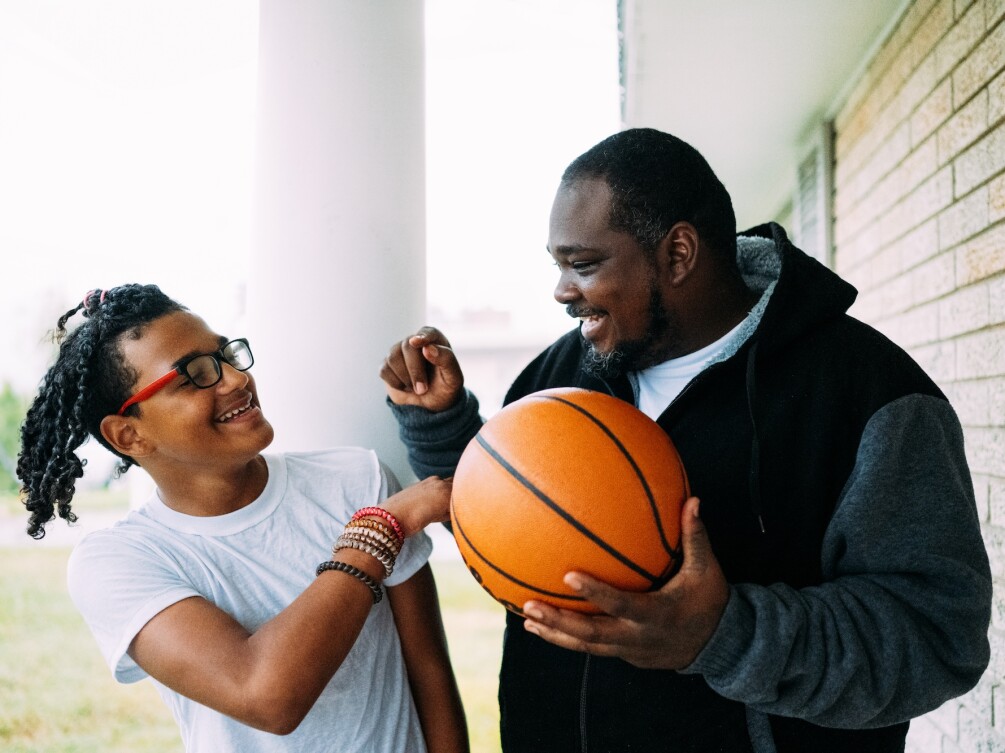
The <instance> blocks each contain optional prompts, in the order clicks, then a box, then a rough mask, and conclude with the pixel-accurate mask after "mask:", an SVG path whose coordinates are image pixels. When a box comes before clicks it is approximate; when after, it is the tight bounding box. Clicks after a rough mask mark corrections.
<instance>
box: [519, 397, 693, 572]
mask: <svg viewBox="0 0 1005 753" xmlns="http://www.w3.org/2000/svg"><path fill="white" fill-rule="evenodd" d="M539 397H542V398H544V399H546V400H555V401H556V402H559V403H564V404H565V405H568V406H569V407H570V408H573V409H575V410H577V411H579V412H580V413H582V414H583V415H584V416H586V417H587V418H588V419H590V420H591V421H593V423H595V424H596V425H597V426H599V427H600V429H601V431H603V432H604V433H605V434H606V435H607V436H608V437H609V438H610V440H611V441H612V442H614V444H615V445H616V446H617V448H618V449H619V450H621V454H622V455H624V456H625V459H626V460H627V461H628V462H629V463H630V464H631V466H632V470H634V471H635V475H636V476H638V479H639V483H641V484H642V489H643V490H644V491H645V493H646V499H648V500H649V509H650V510H652V513H653V519H654V520H655V521H656V530H657V531H658V532H659V535H660V541H661V542H662V544H663V550H664V551H665V552H666V553H667V554H670V555H672V556H674V557H679V556H680V553H679V552H678V551H677V549H676V548H675V547H674V546H673V545H672V544H671V543H670V542H669V541H667V537H666V532H665V531H664V530H663V521H662V520H661V519H660V514H659V510H657V509H656V500H655V499H653V492H652V489H650V488H649V482H648V481H646V477H645V474H643V473H642V469H641V468H639V466H638V463H636V462H635V458H633V457H632V454H631V453H630V452H628V448H627V447H625V446H624V445H623V444H621V440H620V439H618V438H617V437H616V436H615V435H614V432H612V431H611V430H610V429H608V428H607V426H606V425H605V424H604V422H603V421H601V420H600V419H599V418H597V417H596V416H594V415H593V414H592V413H590V412H589V411H588V410H586V409H585V408H583V407H581V406H579V405H576V404H575V403H573V402H570V401H569V400H566V399H565V398H561V397H555V396H552V395H539Z"/></svg>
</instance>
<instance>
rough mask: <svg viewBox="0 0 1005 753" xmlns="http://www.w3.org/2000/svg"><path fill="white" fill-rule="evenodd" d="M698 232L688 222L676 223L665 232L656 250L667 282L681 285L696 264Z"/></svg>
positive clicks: (675, 285)
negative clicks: (662, 264)
mask: <svg viewBox="0 0 1005 753" xmlns="http://www.w3.org/2000/svg"><path fill="white" fill-rule="evenodd" d="M699 245H700V244H699V240H698V231H697V230H696V229H695V227H694V225H692V224H691V223H690V222H678V223H677V224H675V225H674V226H673V227H671V228H670V230H669V231H667V234H666V235H664V236H663V240H661V241H660V244H659V246H658V247H657V249H656V252H657V254H658V255H659V256H660V258H661V260H662V262H663V263H664V265H665V266H664V270H665V274H666V277H665V279H666V280H667V282H668V283H669V284H670V285H672V286H674V287H677V286H679V285H681V284H682V283H683V282H684V281H685V280H686V279H687V278H688V276H689V275H690V274H691V272H692V271H693V270H694V268H695V265H696V264H697V263H698V252H699Z"/></svg>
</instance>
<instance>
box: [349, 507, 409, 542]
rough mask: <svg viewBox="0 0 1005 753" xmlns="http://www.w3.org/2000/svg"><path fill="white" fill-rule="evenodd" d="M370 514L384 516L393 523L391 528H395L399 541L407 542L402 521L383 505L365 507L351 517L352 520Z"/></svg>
mask: <svg viewBox="0 0 1005 753" xmlns="http://www.w3.org/2000/svg"><path fill="white" fill-rule="evenodd" d="M368 515H373V516H375V517H379V518H383V519H384V520H386V521H387V522H388V523H390V524H391V528H393V529H394V535H395V536H397V537H398V541H400V542H401V543H404V542H405V532H404V531H403V530H402V528H401V523H399V522H398V519H397V518H396V517H394V516H393V515H392V514H391V513H389V512H388V511H387V510H385V509H384V508H383V507H363V508H360V509H359V510H357V511H356V512H354V513H353V514H352V517H351V518H350V519H349V520H350V522H351V521H353V520H359V519H360V518H365V517H367V516H368Z"/></svg>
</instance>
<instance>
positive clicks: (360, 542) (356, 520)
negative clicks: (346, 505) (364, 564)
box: [316, 507, 405, 604]
mask: <svg viewBox="0 0 1005 753" xmlns="http://www.w3.org/2000/svg"><path fill="white" fill-rule="evenodd" d="M385 521H386V522H385ZM404 543H405V535H404V531H403V529H402V527H401V524H400V523H398V520H397V519H396V518H395V517H394V516H393V515H392V514H391V513H389V512H388V511H387V510H385V509H383V508H381V507H364V508H362V509H360V510H357V511H356V512H355V513H354V514H353V516H352V518H350V519H349V522H348V523H347V524H346V527H345V529H344V530H343V531H342V535H341V536H339V537H338V539H337V540H336V541H335V545H334V546H333V547H332V559H331V560H329V561H328V562H322V563H321V564H320V565H318V568H317V571H316V572H317V575H321V573H323V572H325V571H327V570H337V571H339V572H343V573H346V574H347V575H351V576H353V577H354V578H356V579H358V580H360V581H362V582H363V583H364V584H365V585H366V586H367V587H368V588H369V589H370V591H371V592H373V603H374V604H376V603H377V602H379V601H380V600H381V599H382V598H383V596H384V592H383V590H381V587H380V585H379V584H378V583H377V582H376V581H375V580H374V579H373V578H371V577H370V576H369V575H367V574H366V573H364V572H363V571H362V570H360V569H359V568H358V567H353V566H352V565H349V564H347V563H345V562H340V561H338V560H336V559H335V557H336V555H337V554H338V552H339V551H341V550H342V549H347V548H349V549H358V550H359V551H361V552H366V553H367V554H369V555H370V556H371V557H373V558H374V559H376V560H377V561H378V562H380V564H382V565H383V566H384V577H385V578H386V577H388V576H390V575H391V573H392V572H393V571H394V562H395V560H396V559H397V557H398V553H399V552H400V551H401V547H402V544H404Z"/></svg>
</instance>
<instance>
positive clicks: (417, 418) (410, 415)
mask: <svg viewBox="0 0 1005 753" xmlns="http://www.w3.org/2000/svg"><path fill="white" fill-rule="evenodd" d="M387 404H388V406H389V407H390V408H391V413H392V414H394V418H395V419H396V420H397V422H398V435H399V436H400V437H401V441H402V443H404V445H405V448H406V449H407V450H408V464H409V465H410V466H411V467H412V472H413V473H414V474H415V475H416V476H417V477H418V478H420V479H423V478H427V477H428V476H439V477H441V478H446V477H448V476H453V475H454V469H455V468H456V467H457V461H458V460H460V457H461V453H462V452H464V448H465V447H467V446H468V442H470V441H471V439H472V438H473V437H474V436H475V434H477V433H478V430H479V429H481V427H482V423H483V421H482V417H481V416H480V415H479V413H478V398H476V397H475V396H474V394H473V393H471V392H469V391H468V390H464V394H463V396H462V397H461V399H460V400H459V401H458V402H457V403H455V404H454V405H452V406H451V407H449V408H447V409H446V410H444V411H440V412H438V413H433V412H431V411H428V410H426V409H425V408H419V407H417V406H414V405H395V404H394V403H392V402H391V400H390V399H388V400H387Z"/></svg>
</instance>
